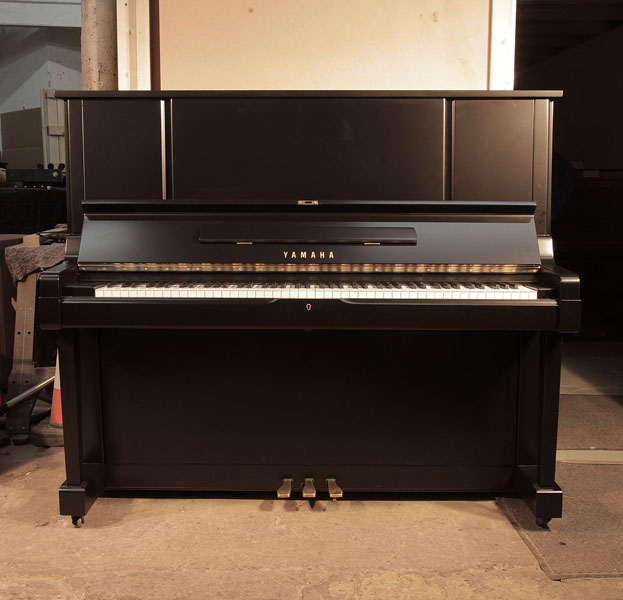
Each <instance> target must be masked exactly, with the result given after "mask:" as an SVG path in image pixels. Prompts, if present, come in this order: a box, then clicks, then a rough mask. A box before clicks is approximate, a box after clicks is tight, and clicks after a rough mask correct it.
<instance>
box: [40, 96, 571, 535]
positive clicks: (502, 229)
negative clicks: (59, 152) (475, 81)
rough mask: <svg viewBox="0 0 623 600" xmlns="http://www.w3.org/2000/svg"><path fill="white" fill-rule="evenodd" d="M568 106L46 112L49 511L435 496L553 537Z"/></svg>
mask: <svg viewBox="0 0 623 600" xmlns="http://www.w3.org/2000/svg"><path fill="white" fill-rule="evenodd" d="M560 96H561V92H556V91H499V92H498V91H483V92H479V91H447V92H434V91H430V92H427V91H340V92H337V91H312V92H310V91H296V92H280V91H256V92H244V91H212V92H204V91H195V92H192V91H187V92H183V91H180V92H169V91H166V92H161V91H149V92H94V91H93V92H88V91H87V92H85V91H76V92H57V97H59V98H63V99H65V101H66V123H67V128H68V131H67V142H68V152H67V156H68V187H67V193H68V198H67V199H68V215H69V223H68V238H67V251H66V262H65V263H64V264H63V265H60V266H57V267H53V268H52V269H49V270H48V271H46V272H44V273H43V274H42V275H41V278H40V286H39V295H40V298H39V315H40V320H41V324H42V327H44V328H46V329H52V330H57V331H58V342H59V356H60V370H61V378H62V389H63V422H64V435H65V458H66V474H67V479H66V481H65V483H64V484H63V485H62V486H61V489H60V509H61V513H62V514H64V515H71V517H72V521H73V522H74V524H76V525H79V524H80V523H81V520H82V518H83V517H84V515H85V514H86V513H87V511H88V510H89V507H90V506H91V504H92V503H93V502H94V500H95V499H96V498H97V497H98V496H100V495H102V494H109V493H114V492H118V491H123V492H125V493H128V492H137V491H158V492H162V493H164V492H175V493H179V492H180V491H186V492H192V493H198V492H205V493H206V494H214V493H217V492H218V493H229V494H238V493H251V494H253V493H254V494H264V493H267V492H268V493H273V494H274V493H275V492H277V495H278V497H289V496H290V495H294V496H295V497H300V494H302V496H303V497H305V498H307V497H312V496H314V495H316V496H317V497H319V498H321V497H334V498H337V497H341V495H344V496H345V497H346V498H348V497H349V496H351V497H352V496H355V495H356V494H374V493H378V492H382V493H415V494H428V493H448V492H451V493H459V494H473V493H483V494H520V495H521V496H522V497H524V498H525V499H526V501H527V502H528V504H529V505H530V507H531V508H532V510H533V512H534V514H535V517H536V519H537V522H538V523H539V524H541V525H545V524H546V523H547V521H548V520H549V519H551V518H553V517H560V516H561V514H562V512H561V511H562V491H561V490H560V488H559V487H558V486H557V485H556V482H555V479H554V473H555V462H556V435H557V419H558V393H559V377H560V347H561V334H562V333H565V332H574V331H577V330H578V328H579V319H580V314H579V313H580V296H579V280H578V278H577V277H576V276H575V275H573V274H571V273H568V272H565V271H564V270H563V269H560V268H559V267H557V266H556V264H555V262H554V256H553V248H552V243H551V238H550V237H549V231H550V212H551V211H550V182H551V153H552V139H553V137H552V136H553V132H552V122H553V112H552V111H553V103H554V99H555V98H558V97H560ZM182 288H183V291H181V290H182ZM258 290H260V291H258ZM303 488H305V489H303Z"/></svg>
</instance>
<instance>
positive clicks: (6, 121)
mask: <svg viewBox="0 0 623 600" xmlns="http://www.w3.org/2000/svg"><path fill="white" fill-rule="evenodd" d="M0 127H1V128H2V160H3V162H6V163H7V164H8V168H9V169H34V168H36V166H37V163H43V136H42V132H41V109H40V108H30V109H27V110H16V111H14V112H6V113H3V114H2V115H0Z"/></svg>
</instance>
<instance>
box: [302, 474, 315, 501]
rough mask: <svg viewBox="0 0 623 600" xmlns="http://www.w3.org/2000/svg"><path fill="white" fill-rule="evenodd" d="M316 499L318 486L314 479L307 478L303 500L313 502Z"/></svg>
mask: <svg viewBox="0 0 623 600" xmlns="http://www.w3.org/2000/svg"><path fill="white" fill-rule="evenodd" d="M315 497H316V486H315V485H314V478H313V477H306V478H305V483H304V484H303V498H306V499H308V500H313V499H314V498H315Z"/></svg>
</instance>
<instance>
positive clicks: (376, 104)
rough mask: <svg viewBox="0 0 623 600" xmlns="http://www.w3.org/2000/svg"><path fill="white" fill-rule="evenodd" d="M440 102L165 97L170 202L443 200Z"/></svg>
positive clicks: (412, 99) (441, 100) (442, 147)
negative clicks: (168, 113) (169, 117)
mask: <svg viewBox="0 0 623 600" xmlns="http://www.w3.org/2000/svg"><path fill="white" fill-rule="evenodd" d="M444 128H445V119H444V100H443V99H441V98H427V99H423V98H404V99H389V98H262V99H261V100H259V101H258V99H254V98H235V99H232V98H229V99H222V98H199V99H197V98H181V99H174V100H173V101H172V130H173V152H174V161H173V197H174V199H175V200H188V199H205V200H219V199H228V198H231V199H266V198H268V199H277V200H294V201H297V200H306V199H311V200H319V201H331V200H387V199H394V200H443V199H444V144H445V131H444Z"/></svg>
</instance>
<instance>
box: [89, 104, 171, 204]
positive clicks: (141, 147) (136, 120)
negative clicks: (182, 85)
mask: <svg viewBox="0 0 623 600" xmlns="http://www.w3.org/2000/svg"><path fill="white" fill-rule="evenodd" d="M83 119H84V121H83V122H84V197H85V198H86V199H89V200H132V199H136V200H156V199H159V198H162V144H161V132H160V101H159V100H145V99H142V100H125V99H115V100H113V101H110V100H108V101H107V100H94V99H93V100H92V99H89V100H85V101H84V103H83Z"/></svg>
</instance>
